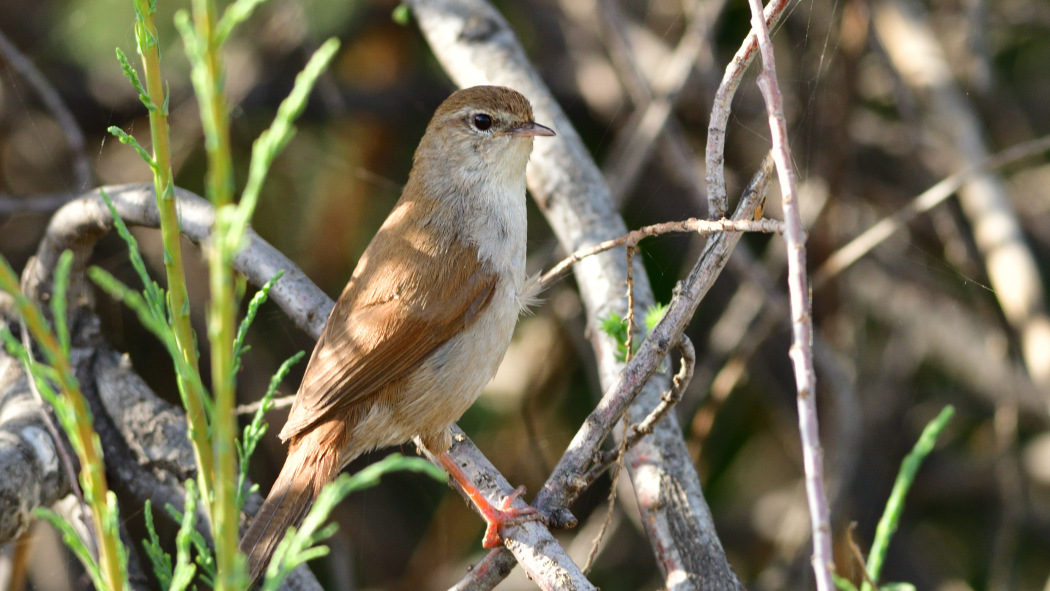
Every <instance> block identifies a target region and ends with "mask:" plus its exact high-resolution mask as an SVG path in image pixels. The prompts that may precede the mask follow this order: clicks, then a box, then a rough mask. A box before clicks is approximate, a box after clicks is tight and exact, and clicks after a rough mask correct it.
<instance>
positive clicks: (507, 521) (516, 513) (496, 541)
mask: <svg viewBox="0 0 1050 591" xmlns="http://www.w3.org/2000/svg"><path fill="white" fill-rule="evenodd" d="M524 493H525V487H524V486H519V487H518V488H516V489H514V492H512V493H510V494H509V495H507V496H506V497H505V498H504V499H503V502H501V503H500V504H499V508H496V507H491V506H490V507H489V511H485V512H483V517H484V518H485V523H487V524H488V527H487V528H485V538H484V540H482V542H481V545H482V546H484V547H485V548H488V549H491V548H495V547H497V546H499V545H500V543H501V537H500V534H499V530H500V528H501V527H504V526H508V525H518V524H521V523H524V522H526V521H540V522H546V519H545V518H544V516H543V514H542V513H540V512H539V511H537V510H536V508H535V507H533V506H531V505H528V506H526V507H511V505H513V504H514V501H515V500H517V498H518V497H519V496H520V495H522V494H524Z"/></svg>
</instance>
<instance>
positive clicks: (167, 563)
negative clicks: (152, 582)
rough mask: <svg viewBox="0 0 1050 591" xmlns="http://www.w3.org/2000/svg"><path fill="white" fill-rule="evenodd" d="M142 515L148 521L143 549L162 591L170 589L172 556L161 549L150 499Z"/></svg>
mask: <svg viewBox="0 0 1050 591" xmlns="http://www.w3.org/2000/svg"><path fill="white" fill-rule="evenodd" d="M142 513H143V516H144V517H145V519H146V540H145V541H143V542H142V548H143V549H144V550H145V551H146V556H147V557H148V558H149V561H150V564H151V565H152V566H153V575H154V576H155V577H157V582H158V583H160V587H161V589H170V588H171V577H172V567H171V555H170V554H168V553H167V552H165V551H164V549H163V548H161V545H160V536H158V535H157V530H156V528H154V527H153V503H151V502H150V500H149V499H146V504H145V506H144V507H143V509H142Z"/></svg>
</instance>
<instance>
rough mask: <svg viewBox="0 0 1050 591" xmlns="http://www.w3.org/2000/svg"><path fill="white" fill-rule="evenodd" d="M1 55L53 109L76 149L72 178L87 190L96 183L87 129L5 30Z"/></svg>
mask: <svg viewBox="0 0 1050 591" xmlns="http://www.w3.org/2000/svg"><path fill="white" fill-rule="evenodd" d="M0 55H2V56H3V57H4V59H5V60H7V63H8V64H10V66H11V68H12V69H13V70H14V71H16V72H18V74H19V75H20V76H22V78H23V79H25V81H26V82H28V83H29V86H31V87H33V90H35V91H36V93H37V94H38V95H40V100H41V101H43V102H44V106H45V107H47V110H48V111H50V112H51V115H52V116H53V117H54V118H55V122H56V123H58V127H59V128H60V129H61V130H62V133H63V134H65V136H66V142H68V143H69V149H70V151H71V152H72V153H73V179H74V180H75V182H76V188H77V189H81V190H84V189H87V188H88V187H90V186H93V185H94V184H95V175H94V173H93V172H92V168H91V160H89V159H88V157H87V152H86V151H85V149H84V146H85V143H84V132H83V131H81V129H80V125H78V124H77V120H76V118H75V117H73V113H72V112H71V111H70V110H69V107H67V106H66V103H65V102H63V101H62V97H61V96H60V95H59V94H58V91H56V90H55V88H54V87H53V86H51V83H50V82H48V81H47V78H46V77H44V75H43V74H41V73H40V70H38V69H37V67H36V66H35V65H33V61H32V60H30V59H29V58H28V57H26V56H25V54H23V53H22V52H21V51H19V50H18V47H16V46H15V44H14V43H12V42H11V40H10V39H8V38H7V36H6V35H4V34H3V33H2V32H0Z"/></svg>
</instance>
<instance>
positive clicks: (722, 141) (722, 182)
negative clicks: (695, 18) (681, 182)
mask: <svg viewBox="0 0 1050 591" xmlns="http://www.w3.org/2000/svg"><path fill="white" fill-rule="evenodd" d="M790 2H791V0H773V1H772V2H770V4H769V6H766V10H765V19H766V20H765V22H766V25H767V26H768V27H769V28H773V27H775V26H776V25H777V23H778V22H780V17H781V16H782V15H783V13H784V9H785V8H787V6H788V4H789V3H790ZM756 49H758V43H757V40H756V39H755V31H754V30H752V31H751V32H750V33H748V34H747V37H746V38H744V42H743V44H741V46H740V49H739V50H737V52H736V55H734V56H733V60H732V61H730V62H729V65H728V66H726V73H725V75H724V76H722V84H721V85H720V86H719V87H718V92H716V93H715V99H714V102H713V103H712V105H711V119H710V121H709V123H708V125H707V156H706V167H707V168H706V175H707V201H708V215H710V216H712V217H716V216H722V215H725V212H726V211H728V210H729V198H728V194H727V193H726V172H725V147H726V126H727V125H728V123H729V114H730V113H731V112H732V103H733V95H735V94H736V90H737V88H738V87H739V86H740V82H741V81H742V80H743V79H744V71H745V70H747V67H748V66H749V65H750V64H751V61H752V60H754V59H755V50H756Z"/></svg>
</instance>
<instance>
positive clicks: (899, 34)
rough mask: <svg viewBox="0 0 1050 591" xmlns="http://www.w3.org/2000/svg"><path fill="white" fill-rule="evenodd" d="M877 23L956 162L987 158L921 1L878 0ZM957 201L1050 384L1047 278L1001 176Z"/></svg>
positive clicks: (1038, 371) (985, 179)
mask: <svg viewBox="0 0 1050 591" xmlns="http://www.w3.org/2000/svg"><path fill="white" fill-rule="evenodd" d="M873 14H874V24H875V29H876V31H877V32H878V34H879V36H880V37H881V38H882V41H883V46H884V47H885V48H886V51H887V54H888V55H889V57H890V60H891V62H892V64H893V66H894V67H895V68H897V70H898V71H899V72H900V74H901V76H902V77H903V78H904V81H905V82H906V83H907V84H908V85H910V86H911V87H912V88H913V89H915V90H916V91H919V92H920V93H921V94H922V95H923V98H924V99H925V100H926V102H927V103H928V104H927V111H928V113H929V115H930V119H931V121H932V126H933V128H934V130H935V131H936V132H937V133H938V134H939V135H941V136H942V139H943V140H944V141H945V143H946V144H947V146H946V148H945V150H944V151H945V152H946V153H947V154H948V156H949V159H950V160H951V161H954V162H955V163H956V166H958V167H960V168H962V167H971V166H979V165H980V164H981V163H982V162H983V161H985V160H986V159H987V158H988V147H987V145H986V143H985V139H984V137H985V132H984V128H983V126H982V125H981V122H980V119H979V118H978V116H977V114H976V113H975V112H974V108H973V106H972V105H971V104H970V102H969V101H968V100H967V98H966V96H965V95H964V94H963V92H962V91H961V90H960V89H959V87H958V86H957V85H956V84H955V81H954V78H953V76H952V72H951V68H950V67H949V65H948V59H947V56H945V54H944V51H943V49H942V48H941V46H940V44H939V43H938V42H937V39H936V37H934V35H933V31H932V30H931V29H930V25H929V23H928V22H927V20H926V17H925V13H924V12H923V8H922V6H921V5H919V4H918V3H916V2H911V1H909V0H892V1H887V2H880V3H878V4H877V5H876V6H875V10H874V11H873ZM959 203H960V204H961V205H962V210H963V213H964V214H965V215H966V218H967V220H969V222H970V225H971V226H972V228H973V237H974V241H975V242H976V243H977V248H978V250H980V252H981V256H982V257H983V262H984V266H985V269H986V270H987V272H988V279H989V280H990V281H991V284H992V290H993V291H994V293H995V297H996V299H997V300H998V301H999V305H1000V307H1002V310H1003V314H1004V315H1005V316H1006V319H1007V321H1008V322H1009V323H1010V326H1011V327H1012V328H1013V329H1014V331H1016V332H1017V334H1018V336H1019V337H1020V341H1021V354H1022V355H1023V356H1024V360H1025V364H1026V365H1027V367H1028V371H1029V372H1030V373H1031V374H1032V379H1033V380H1034V381H1035V382H1036V383H1037V384H1040V385H1042V386H1043V387H1044V388H1045V387H1050V355H1047V351H1050V315H1048V313H1047V309H1046V293H1045V291H1044V290H1043V281H1044V279H1045V278H1043V277H1041V276H1040V273H1039V266H1038V264H1037V263H1036V260H1035V257H1034V256H1033V255H1032V251H1031V248H1030V247H1029V246H1028V244H1027V243H1026V241H1025V237H1024V231H1023V230H1022V228H1021V223H1020V221H1019V220H1018V218H1017V212H1016V211H1014V207H1013V204H1012V203H1011V202H1010V196H1009V194H1008V193H1007V190H1006V187H1005V186H1004V184H1003V182H1002V179H1000V178H999V177H998V176H996V175H992V174H984V175H980V176H978V177H977V178H975V179H973V180H971V181H970V182H968V183H967V184H966V186H964V187H963V188H962V189H961V190H960V191H959Z"/></svg>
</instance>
